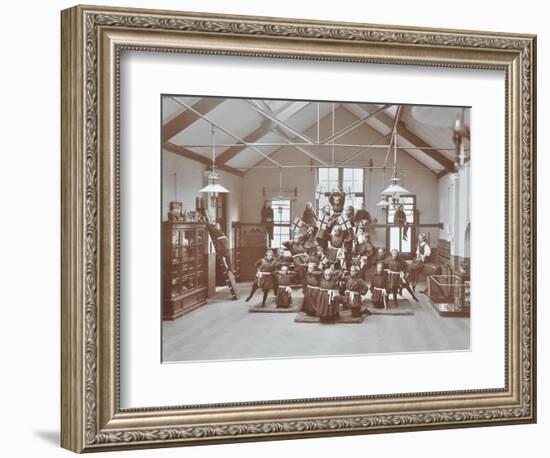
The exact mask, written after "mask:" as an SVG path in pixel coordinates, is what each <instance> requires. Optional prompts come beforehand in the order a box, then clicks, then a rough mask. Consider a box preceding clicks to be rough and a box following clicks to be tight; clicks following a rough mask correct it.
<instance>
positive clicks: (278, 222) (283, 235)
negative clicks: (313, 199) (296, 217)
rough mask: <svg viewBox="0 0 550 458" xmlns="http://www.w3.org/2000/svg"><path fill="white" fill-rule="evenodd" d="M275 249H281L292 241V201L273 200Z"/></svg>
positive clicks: (273, 244) (273, 245)
mask: <svg viewBox="0 0 550 458" xmlns="http://www.w3.org/2000/svg"><path fill="white" fill-rule="evenodd" d="M271 207H272V208H273V242H272V247H273V248H280V247H281V244H282V243H283V242H286V241H287V240H290V200H288V199H286V200H273V201H271Z"/></svg>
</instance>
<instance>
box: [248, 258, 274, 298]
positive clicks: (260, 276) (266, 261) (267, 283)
mask: <svg viewBox="0 0 550 458" xmlns="http://www.w3.org/2000/svg"><path fill="white" fill-rule="evenodd" d="M255 266H256V268H257V269H258V271H257V273H256V281H255V282H254V283H252V290H251V291H250V294H249V295H248V297H247V298H246V302H248V301H249V300H250V299H252V296H253V295H254V293H255V292H256V290H257V289H258V288H261V289H262V291H263V293H264V296H263V300H262V307H263V306H265V301H266V299H267V295H268V293H269V290H270V289H272V288H273V284H274V283H273V282H274V279H273V275H274V273H275V270H276V268H277V263H276V262H275V259H274V258H273V250H267V252H266V254H265V257H264V258H262V259H260V260H259V261H256V263H255Z"/></svg>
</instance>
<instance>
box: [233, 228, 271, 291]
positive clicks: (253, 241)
mask: <svg viewBox="0 0 550 458" xmlns="http://www.w3.org/2000/svg"><path fill="white" fill-rule="evenodd" d="M267 246H268V237H267V231H266V228H265V225H263V224H258V223H241V222H235V223H233V247H234V248H235V256H234V263H235V278H236V279H237V281H254V279H255V278H256V267H255V266H254V263H255V262H256V261H257V260H258V259H261V258H263V257H264V256H265V252H266V250H267Z"/></svg>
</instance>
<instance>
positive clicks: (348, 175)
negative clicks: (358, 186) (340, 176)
mask: <svg viewBox="0 0 550 458" xmlns="http://www.w3.org/2000/svg"><path fill="white" fill-rule="evenodd" d="M352 180H353V169H344V181H352Z"/></svg>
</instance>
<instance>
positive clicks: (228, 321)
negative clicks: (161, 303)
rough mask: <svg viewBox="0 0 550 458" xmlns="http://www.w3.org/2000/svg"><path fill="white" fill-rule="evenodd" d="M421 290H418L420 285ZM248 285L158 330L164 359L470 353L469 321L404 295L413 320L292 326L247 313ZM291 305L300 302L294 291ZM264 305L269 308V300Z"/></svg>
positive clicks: (283, 319)
mask: <svg viewBox="0 0 550 458" xmlns="http://www.w3.org/2000/svg"><path fill="white" fill-rule="evenodd" d="M419 286H420V288H419V289H420V290H421V289H422V285H419ZM249 288H250V284H249V283H246V284H239V285H238V289H239V293H240V299H239V300H237V301H231V300H229V298H230V294H229V291H228V290H227V289H222V290H220V291H218V292H217V294H216V296H215V297H214V298H212V299H209V300H208V303H207V304H206V305H204V306H203V307H200V308H198V309H196V310H194V311H192V312H190V313H189V314H187V315H184V316H182V317H180V318H178V319H176V320H175V321H165V322H163V324H162V332H163V342H162V359H163V361H165V362H170V361H205V360H221V359H224V360H227V359H248V358H281V357H303V356H331V355H332V356H334V355H350V354H369V353H404V352H431V351H458V350H469V348H470V319H469V318H442V317H440V316H439V315H438V314H437V313H436V312H435V310H433V308H432V306H431V305H430V304H429V302H428V298H427V296H425V295H423V294H417V295H418V298H419V300H420V303H416V302H414V301H413V300H412V299H411V298H410V297H409V296H408V293H406V292H404V295H405V297H406V298H409V299H410V302H411V304H412V308H413V311H414V315H409V316H387V315H371V316H369V317H367V318H366V319H365V321H364V322H363V323H361V324H333V325H330V324H329V325H327V324H311V323H295V322H294V318H295V316H296V315H295V314H294V313H249V312H248V309H249V307H251V306H252V305H258V304H259V303H260V302H261V291H258V292H256V295H255V297H254V298H252V300H251V301H250V302H248V303H246V302H245V300H244V298H245V297H246V296H247V295H248V292H249ZM293 298H294V303H295V304H300V303H301V300H302V295H301V291H294V292H293ZM268 301H271V302H273V301H274V298H273V297H272V296H270V298H269V299H268Z"/></svg>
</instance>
